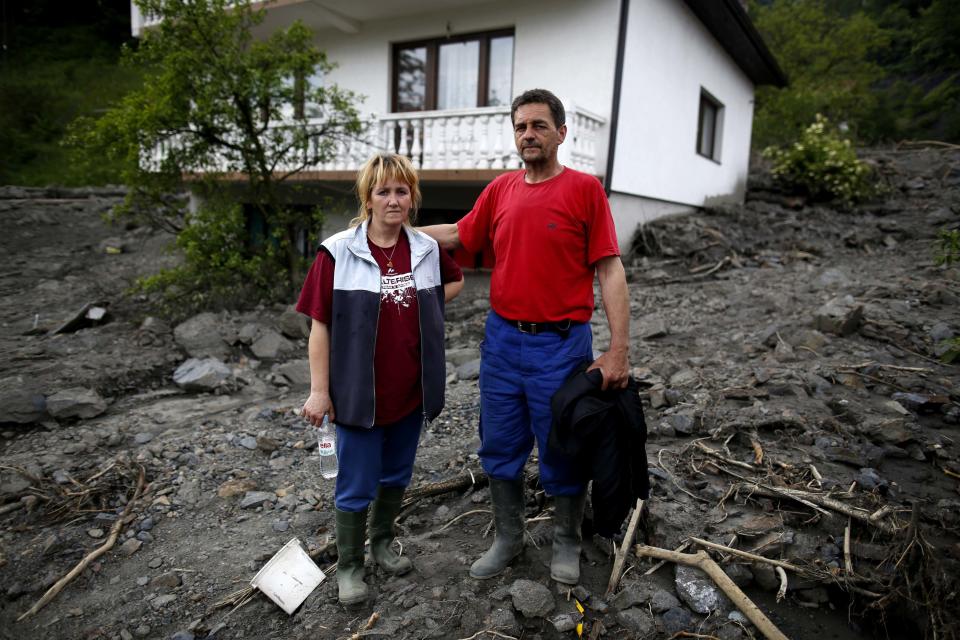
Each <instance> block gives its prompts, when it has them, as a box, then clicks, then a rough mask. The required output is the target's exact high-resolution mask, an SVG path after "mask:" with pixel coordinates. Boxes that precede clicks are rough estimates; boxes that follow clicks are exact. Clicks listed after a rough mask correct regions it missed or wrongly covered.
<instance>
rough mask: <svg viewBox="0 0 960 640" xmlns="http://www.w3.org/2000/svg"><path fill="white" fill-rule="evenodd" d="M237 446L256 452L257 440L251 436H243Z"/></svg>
mask: <svg viewBox="0 0 960 640" xmlns="http://www.w3.org/2000/svg"><path fill="white" fill-rule="evenodd" d="M237 444H239V445H240V446H241V447H243V448H244V449H249V450H250V451H256V449H257V439H256V438H254V437H253V436H245V437H243V438H241V439H240V441H239V442H238V443H237Z"/></svg>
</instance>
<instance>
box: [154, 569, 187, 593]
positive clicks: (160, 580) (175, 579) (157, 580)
mask: <svg viewBox="0 0 960 640" xmlns="http://www.w3.org/2000/svg"><path fill="white" fill-rule="evenodd" d="M182 582H183V580H182V579H181V578H180V576H179V575H177V574H176V573H175V572H173V571H168V572H166V573H161V574H160V575H158V576H154V577H153V579H151V580H150V586H151V587H162V588H164V589H175V588H177V587H179V586H180V584H181V583H182Z"/></svg>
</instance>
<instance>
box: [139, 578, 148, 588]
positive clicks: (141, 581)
mask: <svg viewBox="0 0 960 640" xmlns="http://www.w3.org/2000/svg"><path fill="white" fill-rule="evenodd" d="M148 584H150V576H138V577H137V586H138V587H145V586H147V585H148Z"/></svg>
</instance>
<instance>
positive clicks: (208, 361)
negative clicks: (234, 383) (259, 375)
mask: <svg viewBox="0 0 960 640" xmlns="http://www.w3.org/2000/svg"><path fill="white" fill-rule="evenodd" d="M232 376H233V371H231V370H230V367H228V366H227V365H225V364H224V363H223V362H221V361H220V360H218V359H217V358H212V357H211V358H205V359H202V360H201V359H198V358H190V359H189V360H186V361H185V362H184V363H183V364H181V365H180V366H179V367H177V370H176V371H174V372H173V382H174V384H176V385H177V386H178V387H181V388H183V389H186V390H187V391H213V390H215V389H218V388H220V387H221V386H222V385H223V384H224V383H226V382H227V381H228V380H229V379H230V378H231V377H232Z"/></svg>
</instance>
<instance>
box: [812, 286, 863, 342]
mask: <svg viewBox="0 0 960 640" xmlns="http://www.w3.org/2000/svg"><path fill="white" fill-rule="evenodd" d="M862 320H863V305H862V304H858V303H857V302H856V301H855V300H854V299H853V296H849V295H848V296H843V297H838V298H833V299H832V300H830V301H829V302H827V303H826V304H825V305H823V306H822V307H820V308H819V309H817V310H816V312H815V313H814V317H813V325H814V328H816V329H817V330H819V331H823V332H824V333H833V334H835V335H838V336H846V335H850V334H851V333H853V332H854V331H856V330H857V328H859V326H860V322H861V321H862Z"/></svg>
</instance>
